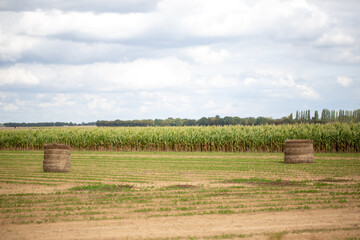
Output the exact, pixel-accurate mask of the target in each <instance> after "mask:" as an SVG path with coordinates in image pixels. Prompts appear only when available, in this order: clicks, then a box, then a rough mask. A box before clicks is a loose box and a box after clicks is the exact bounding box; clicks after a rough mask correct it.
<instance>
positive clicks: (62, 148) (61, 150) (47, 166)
mask: <svg viewBox="0 0 360 240" xmlns="http://www.w3.org/2000/svg"><path fill="white" fill-rule="evenodd" d="M43 168H44V172H70V146H68V145H65V144H57V143H52V144H46V145H44V162H43Z"/></svg>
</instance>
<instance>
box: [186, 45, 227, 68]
mask: <svg viewBox="0 0 360 240" xmlns="http://www.w3.org/2000/svg"><path fill="white" fill-rule="evenodd" d="M185 51H186V54H187V55H189V56H190V57H192V58H193V59H194V61H195V62H197V63H201V64H216V63H222V62H223V61H224V60H225V59H226V58H227V57H229V56H230V53H229V52H228V51H227V50H226V49H221V50H219V51H216V50H212V49H211V47H210V46H200V47H192V48H188V49H186V50H185Z"/></svg>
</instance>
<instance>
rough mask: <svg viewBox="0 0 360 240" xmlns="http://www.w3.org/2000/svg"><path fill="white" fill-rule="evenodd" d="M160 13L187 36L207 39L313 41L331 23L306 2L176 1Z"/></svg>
mask: <svg viewBox="0 0 360 240" xmlns="http://www.w3.org/2000/svg"><path fill="white" fill-rule="evenodd" d="M159 10H160V12H163V13H165V12H166V13H167V16H171V17H169V18H170V21H173V22H174V25H175V26H176V27H178V28H180V29H181V31H183V32H184V33H187V34H189V35H196V36H207V37H224V36H244V35H253V36H259V35H262V36H264V35H265V36H272V37H273V38H276V39H289V38H290V39H291V38H309V37H313V36H317V35H318V34H319V31H321V32H322V31H323V29H324V27H326V25H327V23H328V18H327V16H326V14H324V13H323V12H321V11H320V10H319V9H318V8H317V7H316V6H314V5H312V4H309V3H308V2H306V1H305V0H292V1H280V0H258V1H251V2H250V1H236V0H226V1H222V2H220V1H207V0H196V1H187V2H184V1H181V0H174V1H162V2H160V3H159ZM259 16H261V17H259Z"/></svg>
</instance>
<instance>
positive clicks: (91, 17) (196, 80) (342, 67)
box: [0, 0, 360, 123]
mask: <svg viewBox="0 0 360 240" xmlns="http://www.w3.org/2000/svg"><path fill="white" fill-rule="evenodd" d="M359 13H360V1H358V0H326V1H324V0H307V1H306V0H108V1H104V0H77V1H74V0H16V1H14V0H0V123H1V122H2V123H4V122H48V121H66V122H70V121H72V122H77V123H79V122H91V121H96V120H115V119H122V120H131V119H147V118H150V119H155V118H162V119H164V118H167V117H174V118H176V117H180V118H192V119H198V118H201V117H203V116H206V117H209V116H215V115H220V116H221V117H225V116H239V117H248V116H252V117H257V116H265V117H273V118H279V117H283V116H287V115H289V114H290V113H291V112H295V111H296V110H307V109H310V110H311V111H312V112H311V114H312V115H313V111H314V110H319V111H320V110H321V109H323V108H328V109H334V110H338V109H346V110H353V109H357V108H360V104H359V103H360V27H359V26H360V14H359Z"/></svg>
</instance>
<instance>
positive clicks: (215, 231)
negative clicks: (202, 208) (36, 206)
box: [0, 208, 360, 240]
mask: <svg viewBox="0 0 360 240" xmlns="http://www.w3.org/2000/svg"><path fill="white" fill-rule="evenodd" d="M359 235H360V210H359V208H356V209H326V210H306V211H305V210H296V211H288V212H267V213H248V214H229V215H204V216H181V217H158V218H147V219H144V218H138V219H122V220H103V221H81V222H60V223H43V224H25V225H5V226H2V227H1V230H0V236H1V237H0V238H1V239H9V240H10V239H24V240H25V239H44V240H45V239H48V240H50V239H144V238H148V239H149V238H153V239H159V238H178V237H180V238H185V237H196V238H200V239H201V238H208V237H210V238H215V237H219V236H222V237H223V238H226V236H229V238H232V239H236V238H237V237H236V236H238V237H241V238H242V239H244V238H245V239H271V237H272V236H280V237H281V238H277V239H335V238H340V239H344V238H348V237H354V236H359Z"/></svg>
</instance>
